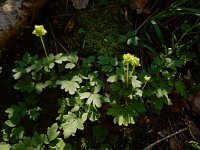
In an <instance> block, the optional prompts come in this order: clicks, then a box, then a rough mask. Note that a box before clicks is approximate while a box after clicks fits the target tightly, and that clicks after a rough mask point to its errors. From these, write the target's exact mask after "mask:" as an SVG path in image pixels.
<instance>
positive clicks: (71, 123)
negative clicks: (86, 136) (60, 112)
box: [61, 112, 84, 139]
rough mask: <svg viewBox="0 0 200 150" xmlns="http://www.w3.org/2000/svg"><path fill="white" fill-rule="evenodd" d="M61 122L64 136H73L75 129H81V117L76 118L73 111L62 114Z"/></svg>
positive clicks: (82, 127)
mask: <svg viewBox="0 0 200 150" xmlns="http://www.w3.org/2000/svg"><path fill="white" fill-rule="evenodd" d="M63 120H64V121H63V123H62V124H61V127H62V129H63V131H64V132H63V134H64V138H65V139H66V138H68V137H69V136H71V135H72V136H74V135H75V133H76V130H77V129H80V130H83V129H84V126H83V120H82V119H81V118H77V116H76V115H75V114H73V113H70V112H69V113H68V114H67V115H64V116H63Z"/></svg>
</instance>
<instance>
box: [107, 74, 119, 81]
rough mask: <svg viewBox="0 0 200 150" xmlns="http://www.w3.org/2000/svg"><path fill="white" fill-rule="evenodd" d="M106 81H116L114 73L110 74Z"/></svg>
mask: <svg viewBox="0 0 200 150" xmlns="http://www.w3.org/2000/svg"><path fill="white" fill-rule="evenodd" d="M107 81H108V82H111V83H113V82H116V81H117V76H116V75H112V76H110V77H109V78H108V79H107Z"/></svg>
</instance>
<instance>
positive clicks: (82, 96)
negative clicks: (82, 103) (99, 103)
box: [79, 92, 91, 99]
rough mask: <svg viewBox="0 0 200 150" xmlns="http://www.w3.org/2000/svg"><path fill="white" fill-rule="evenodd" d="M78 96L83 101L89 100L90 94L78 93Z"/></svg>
mask: <svg viewBox="0 0 200 150" xmlns="http://www.w3.org/2000/svg"><path fill="white" fill-rule="evenodd" d="M79 95H80V99H85V98H89V97H90V95H91V93H90V92H84V93H79Z"/></svg>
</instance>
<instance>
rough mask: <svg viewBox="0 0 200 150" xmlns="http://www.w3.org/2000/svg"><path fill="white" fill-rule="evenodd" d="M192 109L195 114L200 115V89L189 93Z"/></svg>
mask: <svg viewBox="0 0 200 150" xmlns="http://www.w3.org/2000/svg"><path fill="white" fill-rule="evenodd" d="M189 102H190V103H191V104H190V105H191V111H192V113H193V114H194V115H197V116H200V91H199V92H197V93H194V94H190V95H189Z"/></svg>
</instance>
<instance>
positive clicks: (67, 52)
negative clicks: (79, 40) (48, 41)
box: [56, 41, 69, 54]
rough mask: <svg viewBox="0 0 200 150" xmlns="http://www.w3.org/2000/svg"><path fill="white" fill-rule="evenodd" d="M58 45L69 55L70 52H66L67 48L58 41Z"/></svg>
mask: <svg viewBox="0 0 200 150" xmlns="http://www.w3.org/2000/svg"><path fill="white" fill-rule="evenodd" d="M56 42H57V43H58V45H59V46H60V47H61V48H62V49H63V50H64V51H65V52H66V53H67V54H69V52H68V51H67V50H66V48H65V47H64V46H63V45H62V44H61V43H60V42H58V41H56Z"/></svg>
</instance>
